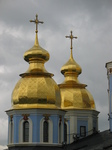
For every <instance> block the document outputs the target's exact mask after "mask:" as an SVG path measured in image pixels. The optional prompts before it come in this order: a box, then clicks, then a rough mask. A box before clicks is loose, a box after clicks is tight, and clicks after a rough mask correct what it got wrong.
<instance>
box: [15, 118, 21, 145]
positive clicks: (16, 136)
mask: <svg viewBox="0 0 112 150" xmlns="http://www.w3.org/2000/svg"><path fill="white" fill-rule="evenodd" d="M21 118H22V116H21V115H14V116H13V122H14V143H18V142H19V121H20V119H21Z"/></svg>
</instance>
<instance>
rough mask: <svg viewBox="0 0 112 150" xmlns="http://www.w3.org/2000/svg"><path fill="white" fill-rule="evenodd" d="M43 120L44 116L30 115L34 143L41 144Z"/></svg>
mask: <svg viewBox="0 0 112 150" xmlns="http://www.w3.org/2000/svg"><path fill="white" fill-rule="evenodd" d="M42 118H43V116H42V115H37V114H33V115H30V119H31V120H32V125H33V126H32V128H33V133H32V134H33V135H32V138H33V139H32V142H40V120H41V119H42Z"/></svg>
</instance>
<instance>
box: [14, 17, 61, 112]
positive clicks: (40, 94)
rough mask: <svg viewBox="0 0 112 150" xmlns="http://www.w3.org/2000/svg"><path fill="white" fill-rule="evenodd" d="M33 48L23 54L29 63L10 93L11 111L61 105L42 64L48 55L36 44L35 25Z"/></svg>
mask: <svg viewBox="0 0 112 150" xmlns="http://www.w3.org/2000/svg"><path fill="white" fill-rule="evenodd" d="M37 17H38V16H37V15H36V20H34V21H32V20H31V22H35V23H36V31H35V32H36V37H35V44H34V46H33V47H32V48H31V49H29V50H28V51H26V52H25V54H24V59H25V60H26V61H27V62H28V63H29V68H28V70H27V71H26V72H25V73H23V74H21V75H20V76H21V79H20V80H19V81H18V82H17V84H16V86H15V88H14V90H13V92H12V100H11V101H12V109H27V108H49V109H58V108H60V104H61V99H60V98H61V97H60V90H59V87H58V85H57V83H56V82H55V81H54V80H53V78H52V76H53V74H51V73H49V72H47V70H46V69H45V67H44V63H45V62H46V61H48V60H49V53H48V52H47V51H46V50H45V49H43V48H42V47H41V46H40V45H39V43H38V36H37V32H38V31H37V25H38V23H42V22H40V21H39V20H38V18H37Z"/></svg>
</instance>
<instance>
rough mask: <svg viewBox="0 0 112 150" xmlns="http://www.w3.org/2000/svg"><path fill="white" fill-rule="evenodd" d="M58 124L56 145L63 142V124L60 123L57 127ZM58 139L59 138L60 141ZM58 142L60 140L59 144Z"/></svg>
mask: <svg viewBox="0 0 112 150" xmlns="http://www.w3.org/2000/svg"><path fill="white" fill-rule="evenodd" d="M59 123H60V121H59ZM59 123H58V143H62V142H63V123H62V121H61V125H59ZM60 131H61V132H60ZM60 137H61V139H60ZM60 140H61V142H60Z"/></svg>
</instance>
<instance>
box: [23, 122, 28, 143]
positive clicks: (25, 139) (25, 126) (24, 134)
mask: <svg viewBox="0 0 112 150" xmlns="http://www.w3.org/2000/svg"><path fill="white" fill-rule="evenodd" d="M23 142H29V122H28V121H25V122H24V123H23Z"/></svg>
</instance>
